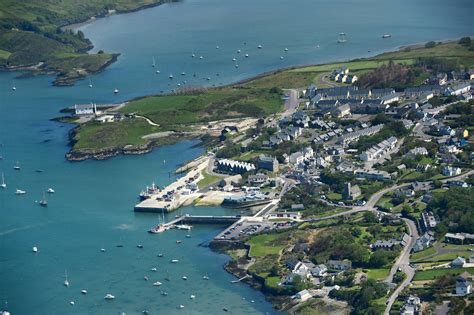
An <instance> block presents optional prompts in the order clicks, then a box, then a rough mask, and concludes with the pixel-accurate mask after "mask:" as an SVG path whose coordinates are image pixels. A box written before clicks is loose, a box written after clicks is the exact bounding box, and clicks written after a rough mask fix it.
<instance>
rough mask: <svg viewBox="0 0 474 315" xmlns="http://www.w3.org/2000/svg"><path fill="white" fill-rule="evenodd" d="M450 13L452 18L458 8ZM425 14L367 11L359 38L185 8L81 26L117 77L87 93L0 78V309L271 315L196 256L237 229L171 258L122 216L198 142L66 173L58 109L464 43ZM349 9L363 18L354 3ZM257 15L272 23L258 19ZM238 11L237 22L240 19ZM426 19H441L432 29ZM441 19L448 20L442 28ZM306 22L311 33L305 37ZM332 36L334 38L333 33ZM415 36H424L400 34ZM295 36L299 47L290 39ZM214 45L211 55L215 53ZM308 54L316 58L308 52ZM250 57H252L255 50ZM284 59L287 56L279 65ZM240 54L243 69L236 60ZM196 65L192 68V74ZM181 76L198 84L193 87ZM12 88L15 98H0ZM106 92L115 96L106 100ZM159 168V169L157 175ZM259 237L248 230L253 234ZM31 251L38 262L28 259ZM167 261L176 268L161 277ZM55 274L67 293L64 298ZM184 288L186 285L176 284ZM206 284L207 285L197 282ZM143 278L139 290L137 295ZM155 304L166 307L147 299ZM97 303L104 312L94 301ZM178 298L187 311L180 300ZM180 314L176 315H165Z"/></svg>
mask: <svg viewBox="0 0 474 315" xmlns="http://www.w3.org/2000/svg"><path fill="white" fill-rule="evenodd" d="M462 2H463V3H464V4H459V5H466V4H468V2H467V1H462ZM427 4H428V1H421V2H419V3H413V2H409V1H401V2H400V3H396V4H393V5H394V6H395V7H394V10H406V11H407V12H409V14H408V15H406V16H403V17H401V18H400V19H399V20H396V21H394V20H393V19H392V17H391V16H390V14H388V15H387V10H384V8H383V6H384V5H386V4H384V3H380V2H375V1H366V2H364V5H366V6H368V7H371V10H372V9H374V10H375V9H376V10H378V11H380V12H382V14H381V15H375V14H374V15H373V16H376V19H373V20H372V22H373V23H371V25H368V23H355V25H351V23H353V21H351V23H349V22H348V21H349V20H350V19H349V18H350V16H346V17H343V16H342V15H344V14H345V13H344V12H342V14H341V12H340V11H339V10H335V9H334V4H333V3H324V4H321V3H319V2H313V1H306V0H305V1H303V2H302V3H301V7H303V8H304V10H287V6H288V2H287V1H263V2H260V3H255V2H250V1H244V2H241V1H229V2H226V3H220V2H216V1H208V2H200V1H197V0H192V1H187V2H183V3H178V4H175V5H163V6H160V7H157V8H153V9H149V10H145V11H141V12H135V13H132V14H125V15H117V16H113V17H108V18H104V19H100V21H96V22H94V23H91V24H88V25H84V26H81V28H80V29H81V30H82V31H83V32H84V33H85V36H86V37H87V38H90V39H91V41H92V43H93V44H94V46H95V48H94V50H93V52H97V51H99V50H105V51H113V52H120V53H121V56H120V57H119V58H118V60H117V62H116V63H114V64H112V65H111V66H110V67H108V68H107V69H105V70H104V71H103V72H101V73H98V74H96V75H94V76H92V80H93V82H94V84H93V87H92V88H90V87H89V82H88V80H83V81H78V82H77V83H76V85H75V86H72V87H63V88H57V87H52V86H51V83H52V80H53V78H51V77H48V76H36V77H29V78H25V79H17V78H16V77H17V76H18V74H19V73H11V72H10V73H0V83H1V84H0V86H1V87H2V88H1V89H0V112H1V115H0V143H1V144H2V146H1V147H0V154H1V155H2V157H3V160H2V161H0V163H1V166H0V167H1V171H2V172H4V174H5V182H6V183H7V184H8V186H7V187H6V188H5V189H2V190H1V191H0V193H1V194H0V213H1V214H2V220H1V221H0V236H1V241H0V251H1V252H2V254H1V262H0V278H1V279H2V281H1V283H0V301H1V302H2V303H3V302H4V300H8V306H9V310H10V311H11V313H12V314H35V313H45V314H46V313H51V312H53V313H60V314H117V313H122V312H126V313H127V314H136V313H140V312H142V311H144V310H149V311H150V314H152V313H155V312H158V313H167V314H184V313H186V312H195V313H219V312H221V311H222V310H223V309H224V308H227V309H229V310H230V311H231V312H232V313H235V314H276V313H277V312H276V311H275V310H274V309H273V308H272V306H271V304H270V303H269V302H267V301H265V298H264V296H263V295H262V294H261V293H260V292H258V291H255V290H253V289H252V288H250V287H247V286H246V285H243V284H232V283H231V281H233V280H235V278H234V277H233V276H232V275H230V274H228V273H227V272H225V271H224V270H223V269H222V266H223V265H224V264H225V263H226V262H227V261H228V259H229V258H228V257H227V256H226V255H221V254H218V253H215V252H212V251H210V250H208V249H207V248H203V247H201V246H199V245H200V244H202V243H204V242H209V241H211V240H213V239H214V238H215V237H221V236H225V237H226V238H227V237H228V236H229V238H230V237H232V236H233V235H234V234H232V233H238V232H237V229H236V230H234V231H232V232H231V234H227V235H225V234H224V235H221V233H222V232H224V233H225V232H227V231H228V230H226V228H231V227H232V225H234V224H235V226H237V224H238V221H236V222H234V223H231V222H230V220H229V222H223V223H222V224H217V221H216V220H212V222H215V223H216V224H208V223H207V224H199V223H197V221H196V222H190V221H187V222H186V224H195V225H199V226H196V227H193V229H192V233H191V237H190V238H186V239H183V241H182V243H181V244H179V245H177V244H176V240H177V239H179V238H182V236H183V231H179V230H177V229H172V230H169V231H167V232H166V233H163V234H159V235H150V234H148V233H146V231H147V230H148V229H149V228H150V227H151V226H153V224H156V220H157V216H156V213H142V212H140V211H135V212H134V211H132V210H133V209H134V207H135V206H136V197H137V193H138V192H140V191H141V190H142V189H143V183H151V182H152V181H155V183H156V184H157V185H158V186H159V187H166V186H167V185H169V184H170V182H171V178H170V175H169V174H170V173H174V172H175V171H176V169H177V168H179V167H180V166H181V165H183V164H184V163H186V162H187V161H188V160H190V159H193V158H196V157H199V156H201V155H202V154H204V153H205V152H204V150H203V148H201V147H198V146H197V144H198V142H197V141H183V142H180V143H178V144H175V145H171V146H168V145H167V146H162V147H160V148H159V149H156V150H153V151H152V152H150V153H148V154H145V155H142V156H117V157H114V158H112V159H110V160H108V161H106V162H104V161H93V160H88V161H83V162H78V163H71V162H68V161H67V160H66V159H65V158H64V155H65V153H66V152H67V151H68V146H69V139H68V133H69V132H70V130H71V128H72V125H70V124H65V123H57V122H54V121H50V119H51V118H53V117H56V116H58V112H59V110H60V109H61V108H64V107H67V106H70V105H71V104H90V103H91V102H94V103H98V104H119V103H121V102H124V101H126V100H128V99H132V98H136V97H141V96H143V95H147V94H157V93H160V91H165V92H170V91H171V90H172V89H175V88H176V86H175V84H173V85H172V83H171V82H169V81H171V80H169V79H168V74H169V73H175V77H178V76H177V75H176V74H179V73H181V71H183V70H185V71H186V73H187V76H186V78H187V79H188V84H189V85H199V86H204V87H210V86H212V85H220V84H229V83H232V82H236V81H240V80H244V79H247V78H249V77H252V76H255V75H258V74H260V73H263V72H267V71H272V70H276V69H278V68H282V67H290V66H295V65H300V64H310V63H322V62H327V61H331V60H344V59H348V58H357V57H363V56H366V55H367V54H368V53H367V51H368V50H371V51H372V52H373V53H377V52H382V51H388V50H392V49H395V48H397V47H398V46H402V45H407V44H411V43H415V42H426V41H428V40H439V39H443V38H453V37H459V36H462V35H464V34H465V33H466V31H470V30H466V29H465V28H463V27H462V26H461V24H462V23H461V22H459V23H458V21H469V20H470V14H469V12H468V10H466V12H459V10H458V8H457V7H456V6H455V7H454V8H453V7H452V6H451V5H449V4H446V2H442V1H430V2H429V4H430V5H431V6H432V10H433V15H432V16H431V15H430V16H421V15H418V14H416V12H423V10H421V9H420V8H424V7H426V5H427ZM348 6H350V7H351V8H350V9H351V10H359V12H362V11H365V9H364V6H362V5H361V4H360V3H354V4H348ZM249 7H252V10H251V11H250V14H248V12H249V11H248V8H249ZM269 7H271V8H272V11H273V12H274V13H275V16H271V17H270V16H269V15H268V10H269ZM353 7H355V8H353ZM243 10H245V12H247V13H245V14H243V13H242V12H244V11H243ZM349 11H350V10H349ZM349 11H348V12H349ZM327 12H334V15H332V16H331V15H328V14H327ZM370 12H372V13H373V11H370ZM370 12H369V13H370ZM389 13H390V12H389ZM437 14H438V15H439V14H443V15H446V16H447V18H446V19H442V20H439V19H436V18H433V16H435V17H436V16H437ZM452 16H456V19H453V18H449V17H452ZM202 17H206V23H207V24H206V25H196V21H200V19H201V18H202ZM223 17H224V18H223ZM262 18H263V20H262ZM282 20H286V21H293V22H295V23H294V24H292V25H289V24H287V23H281V21H282ZM315 20H316V21H324V22H321V23H320V24H321V25H318V26H317V27H316V28H315V23H314V21H315ZM407 21H409V23H412V24H414V25H412V26H411V27H410V28H409V29H407V28H405V27H404V25H405V24H406V23H407ZM335 22H338V25H339V27H338V29H337V30H334V23H335ZM373 24H377V25H375V26H374V25H373ZM169 25H173V27H174V28H175V29H174V32H170V28H169V27H167V26H169ZM420 25H422V26H423V29H424V30H425V31H424V33H422V34H417V33H416V32H413V31H412V30H413V28H414V27H418V26H420ZM208 28H213V29H215V30H216V31H215V32H214V33H213V36H214V37H213V38H210V36H208V33H207V31H208ZM339 28H340V29H341V30H346V32H348V34H347V35H348V38H349V40H348V41H347V42H346V43H344V44H342V45H338V44H337V43H336V38H337V34H338V33H339V32H340V31H339ZM373 28H376V31H373V30H372V29H373ZM150 29H152V30H153V31H152V32H151V31H148V30H150ZM189 29H198V30H199V32H198V33H197V34H199V36H196V35H195V34H196V33H194V32H188V31H186V30H189ZM236 29H238V31H235V30H236ZM382 29H383V30H384V32H385V30H386V31H387V32H390V34H392V37H391V39H389V40H383V39H382V38H380V30H382ZM272 30H273V32H271V31H272ZM349 30H350V33H349ZM295 33H299V34H308V35H305V36H294V35H295ZM282 38H285V41H284V42H283V41H282ZM288 38H291V39H292V40H291V41H290V40H286V39H288ZM244 41H245V42H248V43H249V45H248V46H250V43H252V44H253V45H252V48H247V49H246V50H248V52H247V51H246V50H245V48H244V45H243V42H244ZM215 42H218V44H219V47H220V48H219V50H217V51H218V52H216V49H215V46H216V43H215ZM310 42H311V43H310ZM313 42H318V43H319V44H320V46H321V47H320V49H319V50H316V48H315V45H314V43H313ZM259 43H262V46H263V49H258V48H257V44H259ZM286 46H288V47H289V51H288V53H287V54H285V58H284V59H280V56H281V55H282V52H283V51H284V48H285V47H286ZM341 47H344V48H341ZM237 49H242V54H241V55H240V56H241V57H242V58H239V59H242V60H239V68H238V69H237V68H235V67H234V64H233V63H232V58H233V57H234V56H236V57H239V56H237V55H234V54H235V51H236V50H237ZM192 51H195V52H196V56H197V57H196V58H195V59H194V61H192V58H191V57H190V54H191V52H192ZM260 51H261V53H260ZM263 52H265V54H264V53H263ZM245 53H248V54H249V56H250V57H249V58H245V59H244V58H243V57H244V54H245ZM200 55H203V56H204V58H203V59H202V60H201V59H199V58H198V57H199V56H200ZM151 56H155V58H156V66H157V67H159V68H160V70H161V73H162V75H161V76H160V75H158V74H156V73H155V69H153V68H152V67H151V66H150V64H151V60H152V59H151ZM192 73H197V74H198V75H197V76H196V78H194V77H192V76H191V74H192ZM217 73H219V74H220V75H219V76H218V77H217V76H216V74H217ZM208 77H210V78H211V80H207V79H206V78H208ZM174 81H178V80H177V78H175V80H174ZM12 82H15V88H16V90H15V91H12V89H11V85H12ZM115 89H118V90H120V92H119V93H113V91H114V90H115ZM5 113H7V114H5ZM17 160H19V162H20V163H21V171H19V172H18V171H15V170H14V169H13V166H14V165H15V162H16V161H17ZM163 160H166V161H167V163H166V164H163V163H162V161H163ZM35 170H42V172H36V171H35ZM191 171H192V170H191ZM196 174H197V173H196ZM180 185H182V184H181V183H180V184H179V185H177V186H180ZM177 186H176V187H177ZM17 187H18V188H22V189H23V190H24V191H27V192H28V193H27V194H26V195H24V196H22V197H21V198H20V197H18V196H16V195H15V194H14V191H15V189H16V188H17ZM48 187H54V189H55V191H56V192H55V194H54V195H51V196H48V207H40V206H38V205H37V204H35V203H34V201H35V199H38V198H39V197H40V196H41V194H42V192H43V191H44V190H45V189H46V188H48ZM174 187H175V186H172V187H171V190H173V189H175V188H174ZM183 199H184V198H183ZM166 205H167V204H158V203H153V204H152V206H151V207H150V209H151V210H153V211H152V212H157V213H159V214H160V215H162V212H163V211H162V210H160V209H164V206H166ZM180 206H182V210H181V211H182V212H183V213H188V214H190V215H191V216H196V217H197V216H202V215H204V214H205V215H209V216H223V217H224V216H231V217H232V216H238V215H240V211H238V210H235V209H231V208H223V207H220V206H206V207H195V206H192V205H187V202H183V203H182V204H181V203H180ZM173 207H174V206H173ZM169 208H171V207H169ZM143 209H146V207H143ZM155 209H156V210H155ZM266 210H268V209H266ZM266 210H265V211H266ZM163 214H164V216H165V219H166V221H172V220H173V219H174V214H173V213H168V211H164V213H163ZM194 219H196V218H194ZM196 220H199V219H196ZM258 220H259V219H258V218H256V219H255V221H256V222H255V224H253V223H252V228H251V229H249V230H248V231H253V229H255V228H256V229H257V230H259V229H265V227H266V225H262V224H261V223H260V222H258ZM228 224H231V225H228ZM258 224H261V226H260V227H256V225H258ZM271 224H272V225H273V224H275V226H276V224H278V223H276V222H272V223H271ZM253 225H255V227H253ZM239 229H240V227H239ZM240 230H242V229H240ZM240 230H239V231H240ZM74 231H81V237H77V233H75V232H74ZM137 244H140V245H142V248H138V247H137ZM119 245H120V246H119ZM33 247H37V248H38V249H39V250H38V251H37V252H33V251H32V250H31V249H32V248H33ZM101 248H104V249H106V251H105V252H102V251H101ZM157 253H163V258H164V259H161V257H157ZM171 259H177V260H179V263H176V264H171V263H169V261H170V260H171ZM91 262H93V263H91ZM209 262H212V263H209ZM151 268H157V272H156V273H155V272H151V271H150V270H151ZM66 269H67V276H68V281H69V283H70V285H69V286H68V287H66V286H64V285H63V282H64V271H65V270H66ZM167 274H168V275H167ZM183 275H186V276H187V279H188V280H187V281H183V280H181V277H182V276H183ZM205 275H212V276H211V277H209V278H210V279H209V280H208V281H201V280H203V277H204V276H205ZM144 276H148V277H149V278H150V280H149V281H148V282H146V281H144V280H143V279H144ZM165 277H166V278H169V279H170V281H166V280H165ZM156 281H160V282H162V283H163V284H162V286H161V288H160V289H158V290H157V287H155V286H153V285H152V283H155V282H156ZM82 290H85V291H86V292H87V294H84V293H81V291H82ZM161 290H163V292H166V295H165V294H160V291H161ZM107 294H111V295H113V296H114V299H113V300H105V299H104V297H105V296H106V295H107ZM190 295H195V297H196V298H195V299H192V300H191V299H190ZM216 296H219V299H218V300H216V299H215V297H216ZM71 301H74V302H75V303H74V305H72V304H70V302H71ZM252 301H253V302H252ZM2 305H3V304H2ZM180 305H183V306H185V309H184V310H181V309H178V308H177V307H178V306H180Z"/></svg>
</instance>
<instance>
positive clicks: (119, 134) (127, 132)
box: [74, 119, 158, 150]
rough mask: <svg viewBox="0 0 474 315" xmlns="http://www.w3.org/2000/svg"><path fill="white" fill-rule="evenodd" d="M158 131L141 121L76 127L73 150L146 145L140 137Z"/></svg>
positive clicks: (88, 124)
mask: <svg viewBox="0 0 474 315" xmlns="http://www.w3.org/2000/svg"><path fill="white" fill-rule="evenodd" d="M156 131H158V128H157V127H153V126H150V125H149V124H148V123H147V122H145V121H144V120H143V119H135V120H124V121H121V122H114V123H98V122H90V123H87V124H84V125H81V126H79V127H78V130H77V134H76V137H75V141H77V142H76V143H75V144H74V149H76V150H81V149H103V148H115V147H121V146H124V145H128V144H133V145H138V144H146V143H147V142H148V140H145V139H142V138H141V137H142V136H144V135H147V134H150V133H153V132H156Z"/></svg>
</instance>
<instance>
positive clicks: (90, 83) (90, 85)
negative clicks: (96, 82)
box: [89, 79, 92, 88]
mask: <svg viewBox="0 0 474 315" xmlns="http://www.w3.org/2000/svg"><path fill="white" fill-rule="evenodd" d="M89 88H92V81H91V79H89Z"/></svg>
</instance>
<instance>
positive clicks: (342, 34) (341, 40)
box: [337, 33, 347, 43]
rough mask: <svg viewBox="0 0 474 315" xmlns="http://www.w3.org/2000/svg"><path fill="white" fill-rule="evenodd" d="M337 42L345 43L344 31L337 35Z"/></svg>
mask: <svg viewBox="0 0 474 315" xmlns="http://www.w3.org/2000/svg"><path fill="white" fill-rule="evenodd" d="M337 42H338V43H345V42H347V37H346V33H339V37H338V39H337Z"/></svg>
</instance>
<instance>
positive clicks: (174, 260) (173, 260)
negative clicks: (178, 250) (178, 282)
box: [171, 259, 179, 264]
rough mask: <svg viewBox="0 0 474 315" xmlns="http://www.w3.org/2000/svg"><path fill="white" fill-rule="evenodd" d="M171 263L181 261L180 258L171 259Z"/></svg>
mask: <svg viewBox="0 0 474 315" xmlns="http://www.w3.org/2000/svg"><path fill="white" fill-rule="evenodd" d="M171 263H173V264H176V263H179V260H177V259H171Z"/></svg>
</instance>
